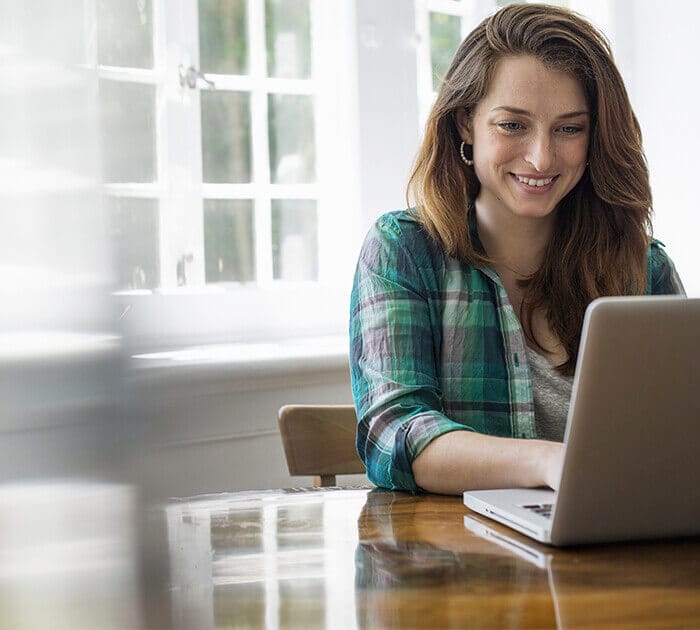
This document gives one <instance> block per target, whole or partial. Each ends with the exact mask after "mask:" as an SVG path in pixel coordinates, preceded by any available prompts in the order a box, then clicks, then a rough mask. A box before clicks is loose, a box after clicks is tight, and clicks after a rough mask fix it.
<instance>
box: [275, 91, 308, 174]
mask: <svg viewBox="0 0 700 630" xmlns="http://www.w3.org/2000/svg"><path fill="white" fill-rule="evenodd" d="M268 114H269V117H270V118H269V123H268V129H269V134H270V180H271V181H272V183H274V184H297V183H309V182H313V181H314V180H315V179H316V148H315V146H314V145H315V141H314V111H313V101H312V99H311V97H310V96H305V95H290V94H270V95H269V96H268Z"/></svg>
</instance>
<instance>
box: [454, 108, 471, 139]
mask: <svg viewBox="0 0 700 630" xmlns="http://www.w3.org/2000/svg"><path fill="white" fill-rule="evenodd" d="M455 122H456V123H457V131H459V136H460V138H462V140H464V142H466V143H467V144H474V142H473V140H472V131H471V122H472V119H471V116H470V115H469V112H468V111H467V108H466V107H460V108H459V109H458V110H457V111H456V112H455Z"/></svg>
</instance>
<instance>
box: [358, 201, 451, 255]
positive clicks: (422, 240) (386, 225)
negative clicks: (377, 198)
mask: <svg viewBox="0 0 700 630" xmlns="http://www.w3.org/2000/svg"><path fill="white" fill-rule="evenodd" d="M367 242H370V243H371V242H381V243H382V244H383V245H384V246H393V247H398V248H402V249H405V250H406V251H407V252H410V253H411V254H412V257H413V258H416V257H418V258H420V257H423V256H428V257H429V258H431V259H432V258H442V257H443V255H442V250H441V249H440V247H439V245H438V244H437V243H436V242H435V241H434V240H433V239H432V238H431V236H430V235H429V234H428V232H427V231H426V229H425V228H424V227H423V224H422V223H421V221H420V218H419V217H418V215H417V213H416V211H415V210H413V209H407V210H393V211H391V212H385V213H384V214H382V215H380V216H379V217H378V218H377V219H376V220H375V222H374V224H373V226H372V227H371V228H370V231H369V233H368V235H367Z"/></svg>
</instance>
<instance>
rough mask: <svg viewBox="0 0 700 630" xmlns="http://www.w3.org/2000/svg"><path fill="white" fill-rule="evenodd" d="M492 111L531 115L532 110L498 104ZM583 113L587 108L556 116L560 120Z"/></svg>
mask: <svg viewBox="0 0 700 630" xmlns="http://www.w3.org/2000/svg"><path fill="white" fill-rule="evenodd" d="M491 111H492V112H497V111H504V112H508V113H510V114H520V115H523V116H532V112H529V111H527V110H526V109H520V108H519V107H511V106H510V105H499V106H498V107H494V108H493V109H492V110H491ZM583 115H586V116H587V115H588V110H587V109H582V110H580V111H577V112H567V113H566V114H561V115H560V116H557V120H561V119H564V118H575V117H576V116H583Z"/></svg>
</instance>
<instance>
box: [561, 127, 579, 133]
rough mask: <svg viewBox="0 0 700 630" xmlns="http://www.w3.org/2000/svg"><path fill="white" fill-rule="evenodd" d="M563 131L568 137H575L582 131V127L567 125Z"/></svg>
mask: <svg viewBox="0 0 700 630" xmlns="http://www.w3.org/2000/svg"><path fill="white" fill-rule="evenodd" d="M561 130H562V131H563V132H564V133H565V134H567V135H573V134H575V133H579V132H580V131H582V128H581V127H576V126H575V125H565V126H564V127H562V128H561Z"/></svg>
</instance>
